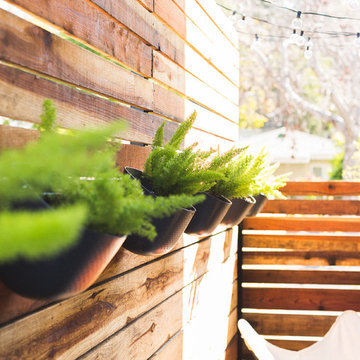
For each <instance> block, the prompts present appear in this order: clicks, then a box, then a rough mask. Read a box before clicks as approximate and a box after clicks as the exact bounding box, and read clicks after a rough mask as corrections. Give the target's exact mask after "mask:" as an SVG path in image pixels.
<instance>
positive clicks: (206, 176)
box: [143, 111, 223, 196]
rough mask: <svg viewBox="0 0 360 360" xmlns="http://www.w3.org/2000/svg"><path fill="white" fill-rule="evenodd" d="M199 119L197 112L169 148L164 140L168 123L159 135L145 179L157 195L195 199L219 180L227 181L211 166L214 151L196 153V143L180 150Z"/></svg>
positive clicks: (158, 132)
mask: <svg viewBox="0 0 360 360" xmlns="http://www.w3.org/2000/svg"><path fill="white" fill-rule="evenodd" d="M195 119H196V112H195V111H194V112H193V113H192V114H191V115H190V116H189V117H188V118H187V119H186V120H185V121H184V122H182V123H181V124H180V125H179V127H178V128H177V130H176V131H175V133H174V134H173V136H172V138H171V139H170V141H169V142H168V143H167V144H164V140H163V139H164V125H165V123H163V124H162V125H161V126H160V127H159V128H158V130H157V131H156V133H155V136H154V139H153V144H152V151H151V153H150V154H149V157H148V158H147V160H146V163H145V169H144V173H143V177H144V179H146V180H148V181H150V182H151V184H152V187H153V190H154V191H155V193H156V194H157V195H162V196H168V195H171V194H187V195H193V194H196V193H199V192H204V191H207V190H209V189H210V188H211V187H212V186H213V185H214V184H215V182H216V180H218V179H221V178H222V177H223V175H222V174H221V173H220V172H219V171H217V170H215V169H214V170H212V169H209V168H208V166H207V160H208V158H209V157H210V155H211V154H212V153H213V151H200V150H195V147H196V145H197V144H196V143H195V144H192V145H191V146H189V147H187V148H185V149H184V150H180V145H181V143H182V142H183V140H184V138H185V136H186V134H187V133H188V131H189V130H190V128H191V127H192V125H193V124H194V121H195Z"/></svg>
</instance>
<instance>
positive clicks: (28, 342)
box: [0, 238, 236, 359]
mask: <svg viewBox="0 0 360 360" xmlns="http://www.w3.org/2000/svg"><path fill="white" fill-rule="evenodd" d="M200 244H201V247H200V248H199V247H198V245H197V244H194V245H193V246H189V247H187V248H185V249H183V250H181V251H175V252H174V253H173V254H172V255H171V256H166V257H163V258H161V259H159V261H157V262H151V263H150V264H147V265H145V266H143V267H140V268H137V269H136V270H134V271H132V272H129V273H127V274H126V276H119V277H115V278H113V279H112V280H110V281H107V282H102V283H100V284H99V285H98V286H95V287H93V288H91V289H89V290H88V291H86V292H84V293H82V294H80V295H78V296H76V297H73V298H70V299H67V300H64V301H62V302H60V303H57V304H54V305H52V306H50V307H47V308H45V309H43V310H42V311H40V312H36V313H33V314H31V315H30V316H27V317H24V318H23V319H21V320H18V321H16V322H14V323H10V324H9V325H7V326H5V327H3V328H2V329H1V334H2V341H1V342H0V356H4V355H5V354H6V356H9V357H11V356H13V355H14V354H15V353H16V354H21V356H22V357H23V358H26V357H31V356H32V355H31V354H34V353H35V352H36V354H37V358H38V359H42V358H43V359H46V358H48V357H49V356H50V353H51V354H52V355H51V356H54V357H57V358H59V359H60V358H68V357H69V356H70V357H76V356H80V355H81V354H83V353H85V352H86V351H88V350H90V349H91V348H92V347H93V346H94V344H96V343H99V342H101V341H103V340H105V339H106V338H107V337H109V336H111V335H112V334H113V333H115V332H116V331H118V330H120V329H121V328H122V327H124V326H125V325H126V324H128V323H129V322H131V321H133V320H134V319H136V318H137V317H139V316H140V315H141V314H143V313H145V312H146V311H147V310H148V309H151V308H153V307H154V306H156V305H157V304H159V303H160V302H161V301H163V300H165V299H166V298H168V297H169V296H171V295H172V294H174V293H176V292H177V291H179V290H181V289H182V288H183V287H184V286H186V285H187V284H189V283H191V282H192V281H194V280H196V279H197V278H199V277H200V276H202V275H203V274H204V273H205V272H207V271H209V268H211V267H214V266H216V265H219V264H221V262H220V263H219V256H220V259H221V258H223V257H224V255H223V254H222V253H221V251H220V252H219V251H218V252H217V253H215V251H211V245H212V242H211V238H210V239H208V240H207V241H204V242H202V243H200ZM218 244H219V243H218V242H215V241H214V245H215V247H217V246H218ZM220 244H221V242H220ZM222 245H223V244H222ZM235 260H236V259H235V258H234V256H232V257H229V258H228V260H227V261H226V262H225V263H226V264H227V267H226V268H227V269H228V270H227V271H232V272H234V271H235V270H234V269H235V266H236V262H235ZM233 268H234V269H233ZM231 288H232V285H231ZM79 309H81V312H79ZM35 319H36V320H35ZM34 321H36V322H38V323H43V324H45V323H51V324H52V326H51V328H49V329H48V328H44V327H39V328H34V326H33V323H34ZM64 329H66V331H64ZM59 334H61V341H60V340H59V339H60V338H59ZM14 336H16V338H17V342H16V343H14V342H13V339H14ZM49 343H50V344H51V346H49Z"/></svg>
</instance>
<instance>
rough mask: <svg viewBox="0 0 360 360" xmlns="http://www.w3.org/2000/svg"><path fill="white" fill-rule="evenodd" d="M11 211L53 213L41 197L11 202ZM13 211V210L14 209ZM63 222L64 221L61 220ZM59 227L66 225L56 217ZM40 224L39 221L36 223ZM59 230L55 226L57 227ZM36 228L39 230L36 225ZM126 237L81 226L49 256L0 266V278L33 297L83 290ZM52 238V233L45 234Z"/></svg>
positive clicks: (19, 291) (53, 298)
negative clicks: (70, 240)
mask: <svg viewBox="0 0 360 360" xmlns="http://www.w3.org/2000/svg"><path fill="white" fill-rule="evenodd" d="M11 209H12V211H14V210H15V211H26V212H29V214H31V213H35V214H36V213H37V212H42V213H43V214H45V215H46V214H47V213H49V215H47V216H50V215H56V214H57V210H56V209H52V208H51V207H50V206H49V205H48V204H47V203H46V202H45V201H43V200H42V199H37V200H31V201H21V202H17V203H14V204H13V206H12V207H11ZM14 214H16V212H14ZM62 222H63V223H62ZM59 224H60V226H62V227H66V226H68V223H66V222H65V221H62V220H59ZM39 227H40V224H39ZM57 229H58V227H57ZM39 231H42V230H41V229H40V228H39ZM125 238H126V236H112V235H107V234H103V233H100V232H97V231H93V230H90V229H87V228H83V229H82V230H81V231H80V234H79V235H78V238H77V239H75V241H73V243H72V245H70V247H67V248H66V249H65V250H62V251H60V252H56V253H55V254H52V255H47V256H43V257H38V258H36V259H25V258H22V257H21V256H20V257H19V258H17V259H16V260H11V261H7V262H4V263H3V264H1V265H0V278H1V280H2V281H3V283H4V284H5V285H6V286H7V287H8V288H10V289H11V290H13V291H15V292H16V293H18V294H20V295H22V296H26V297H30V298H35V299H51V300H55V299H62V298H66V297H69V296H72V295H75V294H78V293H80V292H82V291H84V290H86V289H87V288H88V287H89V286H91V285H92V284H93V283H94V281H95V280H96V279H97V278H98V276H99V275H100V274H101V272H102V271H103V270H104V269H105V267H106V266H107V265H108V264H109V262H110V261H111V259H112V258H113V257H114V256H115V254H116V253H117V251H118V250H119V248H120V247H121V245H122V243H123V242H124V241H125ZM48 241H49V242H51V241H52V234H51V233H49V234H48Z"/></svg>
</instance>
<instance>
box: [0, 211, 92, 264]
mask: <svg viewBox="0 0 360 360" xmlns="http://www.w3.org/2000/svg"><path fill="white" fill-rule="evenodd" d="M85 217H86V208H85V207H84V206H81V205H76V206H70V207H66V208H59V209H56V210H44V211H36V212H29V211H16V212H9V211H3V212H0V229H1V231H0V262H2V261H10V260H15V259H16V258H17V257H19V256H21V257H25V258H28V259H36V258H39V257H41V258H43V257H44V256H51V254H56V253H57V252H59V251H62V250H65V249H66V248H67V247H69V246H70V245H71V244H72V243H73V241H74V240H75V239H76V238H77V237H78V235H79V233H80V231H81V229H82V224H83V222H84V221H85Z"/></svg>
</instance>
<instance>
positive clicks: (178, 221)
mask: <svg viewBox="0 0 360 360" xmlns="http://www.w3.org/2000/svg"><path fill="white" fill-rule="evenodd" d="M125 172H126V173H127V174H129V175H130V176H131V177H132V178H133V179H137V180H139V181H140V182H141V186H142V188H143V191H144V194H145V195H150V196H152V197H156V194H155V193H154V192H153V191H152V188H151V184H150V183H149V182H146V181H144V179H142V171H140V170H138V169H135V168H131V167H125ZM194 213H195V209H194V208H192V209H183V208H182V209H180V210H178V211H176V212H175V213H174V214H172V215H170V216H166V217H164V218H162V219H154V220H153V225H154V226H155V229H156V233H157V236H156V237H155V239H154V240H152V241H151V240H149V239H148V238H145V237H142V236H138V235H130V236H128V237H127V239H126V241H125V243H124V248H125V249H127V250H130V251H132V252H134V253H136V254H140V255H162V254H166V253H167V252H169V251H170V250H171V249H173V247H174V246H175V244H176V242H177V241H178V240H179V238H180V236H181V235H182V234H183V233H184V230H185V229H186V227H187V226H188V224H189V222H190V220H191V218H192V217H193V216H194Z"/></svg>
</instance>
